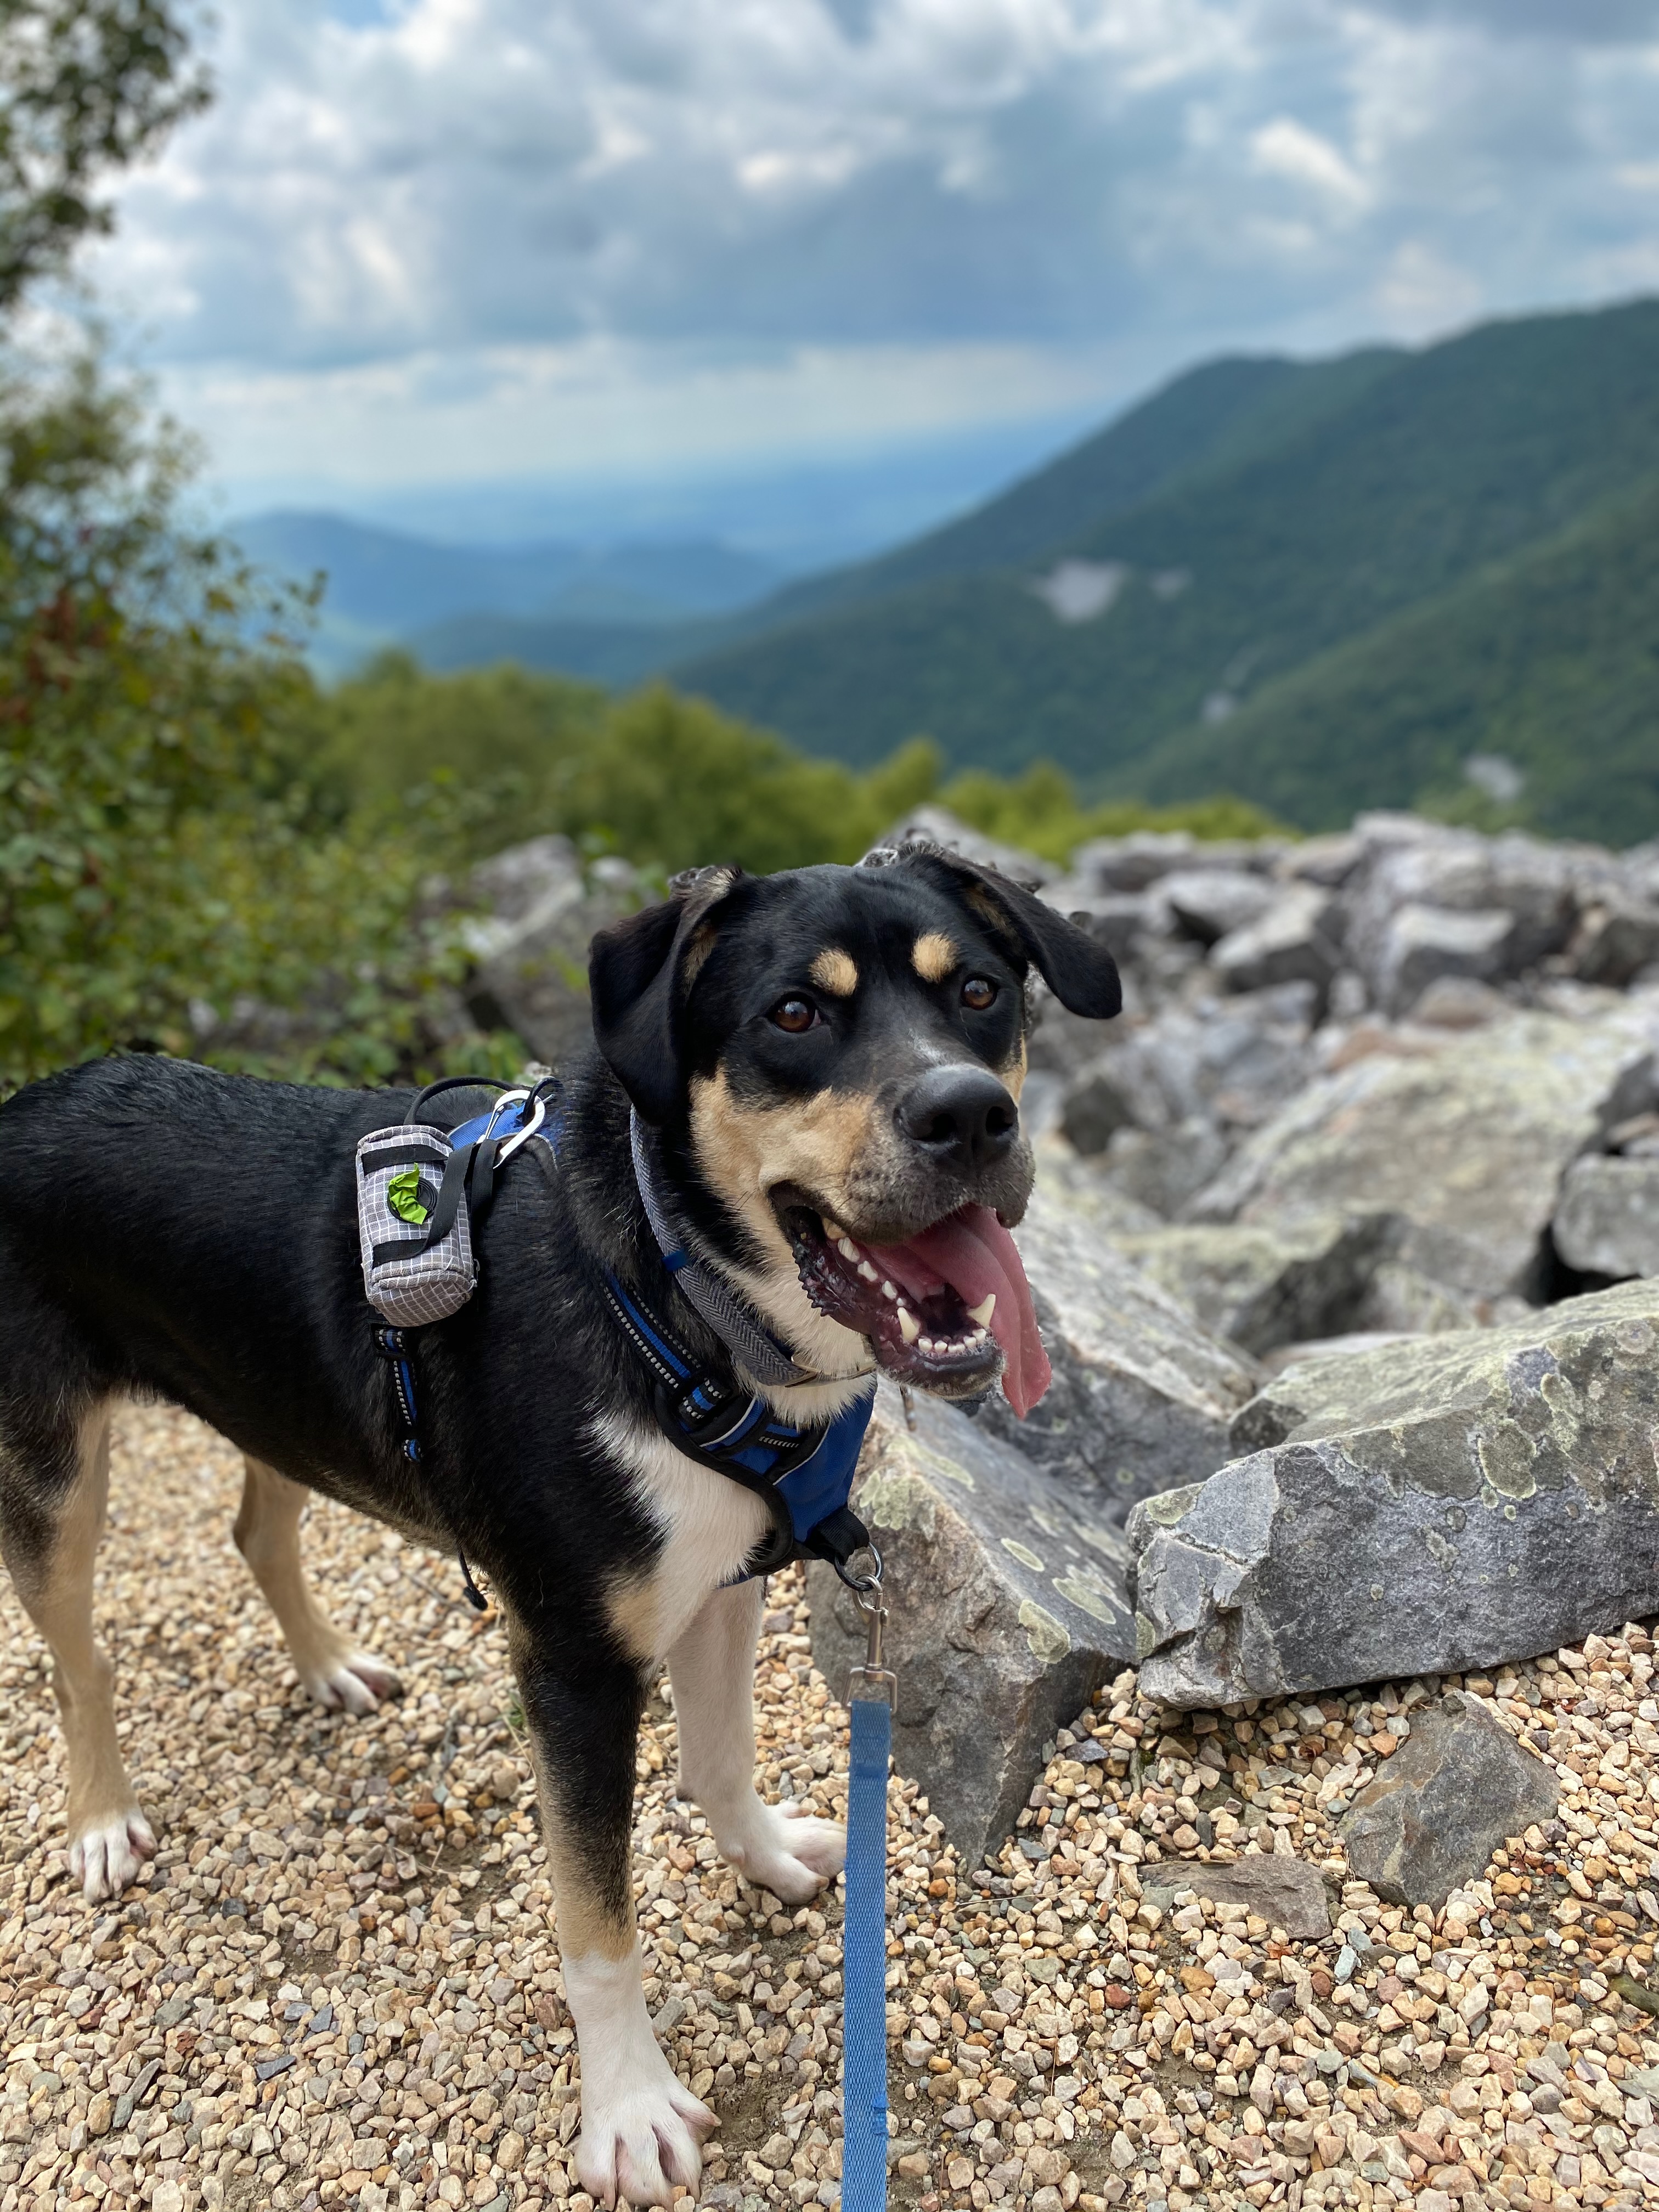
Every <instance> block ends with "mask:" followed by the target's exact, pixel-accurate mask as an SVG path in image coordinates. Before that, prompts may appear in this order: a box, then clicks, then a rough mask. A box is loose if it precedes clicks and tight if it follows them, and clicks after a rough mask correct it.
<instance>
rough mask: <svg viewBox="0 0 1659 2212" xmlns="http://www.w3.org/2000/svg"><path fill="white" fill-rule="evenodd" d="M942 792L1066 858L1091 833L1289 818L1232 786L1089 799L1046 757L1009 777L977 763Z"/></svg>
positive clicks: (1225, 828)
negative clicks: (1231, 792)
mask: <svg viewBox="0 0 1659 2212" xmlns="http://www.w3.org/2000/svg"><path fill="white" fill-rule="evenodd" d="M939 799H940V803H941V804H942V805H945V806H948V807H949V808H950V809H951V812H952V813H953V814H957V815H959V816H960V817H961V818H962V820H963V821H964V822H967V823H971V824H972V825H973V827H974V828H975V829H982V830H983V831H984V832H985V833H986V835H987V836H991V837H1000V838H1001V839H1002V840H1003V842H1005V843H1006V844H1010V845H1023V846H1024V848H1025V849H1026V850H1027V851H1028V852H1031V853H1037V854H1041V855H1042V858H1043V859H1044V860H1066V859H1067V858H1068V857H1069V856H1070V854H1072V853H1073V851H1074V850H1075V848H1077V847H1078V846H1079V845H1080V844H1081V843H1082V842H1083V841H1084V839H1085V837H1127V836H1132V835H1133V833H1134V832H1135V831H1136V830H1139V829H1163V830H1170V829H1184V830H1186V831H1188V833H1189V834H1190V835H1191V836H1194V837H1200V838H1205V839H1214V838H1231V837H1246V838H1248V837H1272V836H1285V834H1286V832H1285V824H1284V823H1282V822H1278V821H1275V820H1274V818H1273V816H1272V815H1270V814H1267V813H1264V812H1263V811H1262V810H1261V808H1260V807H1259V806H1252V805H1249V802H1248V801H1247V800H1245V799H1233V798H1230V797H1228V796H1226V795H1225V793H1224V794H1221V795H1219V796H1218V797H1216V798H1213V799H1198V800H1196V801H1194V803H1192V804H1191V805H1184V806H1183V805H1176V806H1165V807H1152V806H1144V805H1139V803H1137V802H1136V801H1133V800H1125V801H1120V802H1118V803H1116V804H1113V805H1103V806H1090V807H1081V806H1079V804H1078V799H1077V793H1076V791H1075V790H1074V789H1073V784H1072V780H1071V778H1070V777H1069V776H1068V775H1066V773H1065V772H1064V770H1063V769H1057V768H1056V767H1055V766H1054V763H1053V762H1052V761H1038V762H1036V763H1034V764H1033V765H1032V766H1031V767H1030V768H1029V769H1026V770H1025V772H1024V775H1019V776H1013V777H1009V778H1004V777H1001V776H995V775H987V773H986V771H985V770H984V769H969V770H968V771H967V772H966V773H965V774H963V775H959V776H957V777H956V778H955V779H954V780H953V781H951V782H950V783H947V784H946V785H945V788H944V790H943V791H942V792H941V793H939Z"/></svg>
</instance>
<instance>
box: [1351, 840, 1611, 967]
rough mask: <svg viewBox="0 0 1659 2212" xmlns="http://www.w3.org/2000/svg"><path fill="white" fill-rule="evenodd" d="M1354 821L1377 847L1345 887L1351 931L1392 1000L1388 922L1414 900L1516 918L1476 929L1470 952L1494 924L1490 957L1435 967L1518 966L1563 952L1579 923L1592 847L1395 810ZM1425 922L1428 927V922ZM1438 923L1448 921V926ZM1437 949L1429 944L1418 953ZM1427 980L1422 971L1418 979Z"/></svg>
mask: <svg viewBox="0 0 1659 2212" xmlns="http://www.w3.org/2000/svg"><path fill="white" fill-rule="evenodd" d="M1354 826H1355V829H1356V830H1357V831H1358V833H1359V834H1360V836H1362V837H1363V838H1364V840H1365V842H1366V843H1367V844H1368V846H1370V848H1371V856H1370V860H1369V861H1368V862H1367V864H1366V866H1365V867H1364V869H1363V870H1362V872H1360V874H1359V876H1358V878H1355V879H1353V880H1352V881H1351V882H1350V883H1349V884H1348V885H1347V886H1346V890H1345V894H1344V896H1345V898H1346V900H1347V902H1348V907H1349V922H1348V936H1347V941H1348V944H1349V945H1350V946H1351V947H1352V952H1353V956H1354V957H1355V958H1356V959H1357V961H1358V964H1359V965H1360V966H1361V967H1362V968H1364V969H1365V970H1366V979H1367V981H1369V982H1370V986H1371V989H1372V993H1373V995H1374V996H1375V997H1376V1000H1378V1002H1379V1003H1389V1002H1391V994H1390V991H1389V970H1390V969H1391V968H1392V967H1394V966H1395V964H1396V963H1397V962H1398V960H1399V958H1400V957H1401V954H1400V953H1399V952H1398V951H1395V947H1394V941H1393V939H1394V933H1393V930H1392V928H1391V924H1392V922H1393V921H1394V918H1395V916H1397V915H1401V913H1402V911H1403V910H1405V909H1407V908H1419V909H1421V908H1431V909H1435V910H1437V911H1438V912H1441V913H1452V914H1462V915H1477V914H1481V915H1487V916H1491V915H1495V914H1500V913H1501V914H1503V915H1507V916H1508V918H1509V927H1508V929H1507V930H1506V931H1504V933H1502V936H1501V939H1499V937H1498V931H1497V927H1496V925H1495V924H1491V923H1488V925H1487V927H1486V932H1485V933H1482V932H1475V933H1473V938H1472V940H1471V943H1470V945H1469V947H1468V955H1467V957H1471V958H1480V957H1483V956H1482V954H1481V952H1480V948H1479V944H1478V940H1479V939H1480V936H1481V935H1482V934H1488V935H1489V936H1490V937H1491V939H1492V942H1491V943H1490V944H1488V945H1487V946H1486V951H1485V954H1484V957H1486V958H1487V959H1490V960H1491V961H1492V963H1494V964H1493V965H1492V966H1491V967H1489V968H1486V969H1481V968H1478V967H1470V966H1464V967H1462V968H1459V967H1451V968H1441V969H1437V970H1435V971H1434V972H1437V973H1439V974H1463V975H1471V974H1480V973H1486V974H1497V973H1502V974H1506V975H1518V974H1519V973H1520V972H1521V971H1522V969H1527V968H1530V967H1533V966H1534V965H1535V964H1536V963H1538V962H1539V961H1540V960H1541V959H1542V958H1543V957H1545V956H1546V954H1547V953H1552V952H1559V951H1560V950H1561V948H1562V947H1563V946H1564V945H1565V944H1566V943H1567V941H1568V939H1569V938H1570V937H1571V934H1572V933H1573V929H1574V927H1575V926H1576V924H1577V917H1578V910H1579V900H1580V896H1581V892H1582V891H1583V889H1584V886H1585V883H1586V877H1587V856H1586V855H1584V854H1583V853H1582V852H1580V851H1579V850H1577V849H1576V848H1572V847H1569V846H1562V845H1546V844H1541V843H1540V842H1538V841H1537V840H1536V839H1534V838H1531V837H1523V836H1516V835H1509V836H1502V837H1481V836H1476V835H1475V834H1474V831H1472V830H1465V829H1442V828H1440V827H1438V826H1437V825H1435V824H1432V823H1416V824H1414V825H1413V826H1412V827H1411V828H1410V829H1402V828H1401V823H1400V822H1399V818H1398V817H1375V816H1367V817H1361V818H1360V820H1359V821H1358V822H1357V823H1355V825H1354ZM1607 864H1608V856H1607V855H1606V854H1601V855H1599V856H1597V859H1596V861H1595V863H1594V864H1593V866H1595V867H1599V868H1601V869H1602V870H1605V868H1606V866H1607ZM1419 927H1421V928H1422V929H1423V930H1424V931H1425V933H1429V932H1430V925H1428V924H1426V923H1425V924H1421V925H1419ZM1435 927H1438V928H1439V929H1441V930H1443V929H1444V927H1445V926H1444V925H1443V924H1440V925H1436V926H1435ZM1408 935H1409V933H1408ZM1446 942H1447V950H1448V951H1452V950H1453V949H1454V947H1453V945H1452V942H1451V940H1449V939H1448V940H1447V941H1446ZM1428 957H1431V951H1430V948H1429V947H1427V946H1426V945H1425V947H1424V949H1423V951H1422V952H1421V953H1420V954H1419V958H1421V959H1426V958H1428ZM1428 980H1429V977H1428V975H1426V974H1425V975H1422V976H1421V977H1420V978H1419V986H1418V987H1419V989H1420V988H1421V987H1422V984H1423V983H1424V982H1426V981H1428ZM1401 1003H1403V1001H1401Z"/></svg>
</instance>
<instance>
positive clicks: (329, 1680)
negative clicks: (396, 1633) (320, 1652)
mask: <svg viewBox="0 0 1659 2212" xmlns="http://www.w3.org/2000/svg"><path fill="white" fill-rule="evenodd" d="M300 1680H301V1682H303V1683H304V1685H305V1687H306V1691H307V1694H308V1695H309V1696H311V1697H313V1698H315V1699H316V1700H317V1702H318V1704H319V1705H326V1706H327V1707H328V1709H329V1711H330V1712H331V1713H341V1712H344V1713H357V1714H362V1713H372V1712H373V1711H374V1710H375V1708H376V1707H377V1706H378V1705H379V1704H380V1700H381V1699H382V1698H389V1697H392V1696H393V1695H395V1693H396V1692H398V1690H400V1689H401V1688H402V1687H403V1685H402V1683H401V1682H399V1680H398V1676H397V1673H396V1671H395V1669H394V1668H391V1667H388V1666H387V1664H386V1661H385V1660H384V1659H377V1658H376V1657H375V1656H374V1653H373V1652H372V1651H345V1652H342V1653H341V1654H340V1656H338V1657H337V1658H332V1659H327V1660H325V1661H323V1662H321V1663H320V1664H319V1665H317V1666H314V1667H308V1668H302V1669H301V1674H300Z"/></svg>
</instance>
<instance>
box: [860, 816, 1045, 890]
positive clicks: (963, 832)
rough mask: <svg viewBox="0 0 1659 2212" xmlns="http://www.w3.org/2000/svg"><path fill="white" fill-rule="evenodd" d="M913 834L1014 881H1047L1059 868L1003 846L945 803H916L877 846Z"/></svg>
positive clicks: (901, 840)
mask: <svg viewBox="0 0 1659 2212" xmlns="http://www.w3.org/2000/svg"><path fill="white" fill-rule="evenodd" d="M915 837H925V838H927V840H928V842H930V843H932V844H934V845H945V846H948V847H949V848H951V850H952V851H953V852H957V853H960V854H962V856H963V859H964V860H979V861H981V862H983V863H984V864H985V865H986V866H987V867H993V868H996V869H998V870H1000V872H1001V873H1002V874H1003V875H1005V876H1007V877H1009V878H1012V880H1013V881H1014V882H1015V883H1022V884H1048V883H1052V882H1054V879H1055V878H1056V877H1058V876H1059V874H1060V870H1059V869H1058V868H1057V867H1056V866H1054V862H1053V861H1052V860H1039V859H1038V857H1037V855H1036V854H1035V853H1028V852H1027V851H1026V850H1025V849H1024V847H1023V846H1020V845H1005V844H1004V843H1003V842H1002V841H1001V839H1000V837H990V836H987V835H986V833H985V832H984V831H983V830H982V829H975V828H973V826H972V825H971V823H966V822H963V820H962V819H961V818H960V817H958V816H957V815H955V814H952V813H951V810H950V809H949V807H947V806H933V805H928V806H917V807H915V808H913V809H912V810H911V811H910V812H909V813H908V814H907V815H906V816H905V817H904V818H903V820H902V822H896V823H894V824H893V826H892V828H891V829H890V830H889V831H888V832H887V834H886V835H885V836H883V837H879V838H878V839H877V841H876V842H877V843H878V845H902V844H904V843H906V842H908V840H910V839H911V838H915Z"/></svg>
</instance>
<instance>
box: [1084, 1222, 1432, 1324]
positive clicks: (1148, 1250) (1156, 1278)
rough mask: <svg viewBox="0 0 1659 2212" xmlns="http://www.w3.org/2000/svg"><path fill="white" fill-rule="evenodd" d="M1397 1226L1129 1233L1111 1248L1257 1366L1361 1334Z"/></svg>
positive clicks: (1396, 1235) (1337, 1224)
mask: <svg viewBox="0 0 1659 2212" xmlns="http://www.w3.org/2000/svg"><path fill="white" fill-rule="evenodd" d="M1401 1226H1402V1225H1401V1223H1400V1221H1399V1219H1398V1218H1397V1217H1396V1216H1395V1215H1393V1214H1386V1213H1379V1214H1359V1215H1353V1216H1347V1217H1345V1216H1343V1215H1340V1214H1332V1215H1329V1216H1328V1217H1327V1218H1323V1219H1319V1218H1314V1219H1310V1220H1307V1221H1303V1222H1298V1223H1297V1224H1296V1225H1294V1226H1293V1227H1291V1228H1286V1229H1284V1230H1277V1229H1265V1228H1255V1227H1251V1226H1249V1225H1245V1224H1243V1223H1237V1222H1233V1223H1227V1224H1224V1225H1218V1226H1217V1227H1214V1228H1199V1227H1192V1228H1177V1227H1160V1228H1158V1229H1154V1230H1150V1231H1149V1230H1140V1231H1129V1232H1128V1233H1127V1235H1124V1234H1120V1235H1118V1236H1116V1237H1114V1239H1113V1242H1114V1243H1115V1245H1116V1247H1117V1249H1118V1250H1119V1251H1120V1252H1121V1253H1122V1254H1123V1255H1124V1257H1125V1258H1126V1259H1128V1260H1132V1261H1133V1262H1134V1264H1135V1266H1136V1267H1139V1269H1140V1271H1141V1273H1142V1274H1144V1275H1146V1276H1148V1277H1150V1278H1151V1279H1152V1281H1153V1282H1155V1283H1157V1284H1158V1285H1161V1286H1162V1287H1163V1288H1164V1290H1166V1291H1169V1293H1170V1296H1171V1297H1175V1298H1178V1299H1179V1300H1180V1302H1181V1303H1182V1305H1184V1306H1186V1307H1188V1309H1189V1310H1190V1311H1191V1312H1193V1313H1194V1314H1195V1315H1196V1316H1198V1319H1199V1320H1200V1322H1202V1323H1203V1324H1204V1326H1205V1328H1206V1329H1208V1330H1210V1331H1211V1333H1212V1334H1214V1335H1216V1336H1225V1337H1228V1338H1231V1340H1232V1342H1233V1343H1235V1344H1237V1345H1242V1346H1243V1348H1244V1350H1245V1351H1246V1352H1254V1353H1255V1354H1256V1355H1257V1357H1258V1358H1259V1357H1260V1356H1261V1354H1262V1353H1263V1352H1272V1351H1273V1350H1274V1349H1275V1348H1276V1347H1277V1346H1280V1345H1285V1344H1297V1343H1301V1342H1303V1341H1304V1340H1306V1339H1308V1338H1310V1337H1326V1336H1340V1335H1343V1334H1346V1332H1347V1331H1349V1330H1351V1329H1355V1328H1364V1326H1365V1325H1366V1309H1367V1304H1368V1302H1369V1300H1370V1289H1371V1283H1372V1279H1373V1278H1374V1276H1375V1275H1376V1270H1377V1268H1378V1267H1379V1265H1380V1264H1381V1263H1382V1262H1383V1260H1384V1259H1386V1258H1387V1257H1388V1255H1389V1254H1390V1253H1391V1252H1392V1250H1393V1249H1395V1246H1396V1245H1397V1243H1399V1241H1400V1232H1401Z"/></svg>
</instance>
